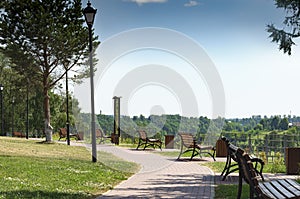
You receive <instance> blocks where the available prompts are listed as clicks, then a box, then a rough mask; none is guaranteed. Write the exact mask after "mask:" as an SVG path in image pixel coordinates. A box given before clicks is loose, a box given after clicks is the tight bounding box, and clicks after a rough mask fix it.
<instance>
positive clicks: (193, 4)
mask: <svg viewBox="0 0 300 199" xmlns="http://www.w3.org/2000/svg"><path fill="white" fill-rule="evenodd" d="M199 4H200V3H199V2H198V1H192V0H191V1H189V2H188V3H185V4H184V6H185V7H193V6H197V5H199Z"/></svg>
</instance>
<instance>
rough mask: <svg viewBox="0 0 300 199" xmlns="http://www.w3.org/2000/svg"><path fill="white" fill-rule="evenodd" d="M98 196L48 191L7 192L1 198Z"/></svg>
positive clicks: (75, 198) (57, 198)
mask: <svg viewBox="0 0 300 199" xmlns="http://www.w3.org/2000/svg"><path fill="white" fill-rule="evenodd" d="M95 197H96V196H91V195H87V194H84V193H58V192H46V191H28V190H18V191H7V192H3V191H1V192H0V198H6V199H19V198H41V199H53V198H55V199H77V198H78V199H91V198H95Z"/></svg>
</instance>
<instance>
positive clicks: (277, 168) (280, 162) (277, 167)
mask: <svg viewBox="0 0 300 199" xmlns="http://www.w3.org/2000/svg"><path fill="white" fill-rule="evenodd" d="M282 170H285V165H284V159H283V158H282V157H281V153H279V152H277V153H276V154H275V159H274V161H273V164H272V166H271V172H272V173H281V172H282Z"/></svg>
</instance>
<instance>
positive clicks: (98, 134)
mask: <svg viewBox="0 0 300 199" xmlns="http://www.w3.org/2000/svg"><path fill="white" fill-rule="evenodd" d="M102 137H103V132H102V130H101V129H96V138H102Z"/></svg>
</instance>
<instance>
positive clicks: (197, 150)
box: [177, 133, 216, 161]
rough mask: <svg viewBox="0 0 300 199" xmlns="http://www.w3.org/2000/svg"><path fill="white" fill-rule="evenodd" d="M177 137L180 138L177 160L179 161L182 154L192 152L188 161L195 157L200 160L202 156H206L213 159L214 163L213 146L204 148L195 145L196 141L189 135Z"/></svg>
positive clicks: (180, 134) (183, 134) (184, 134)
mask: <svg viewBox="0 0 300 199" xmlns="http://www.w3.org/2000/svg"><path fill="white" fill-rule="evenodd" d="M179 136H180V138H181V149H180V153H179V156H178V158H177V160H179V159H180V157H181V155H182V154H184V153H187V152H190V151H192V155H191V158H190V160H192V159H193V157H195V156H197V155H199V156H200V158H202V156H201V155H202V154H208V155H210V156H211V157H212V158H213V160H214V161H216V159H215V157H214V156H215V152H216V150H215V148H214V146H204V145H200V144H197V142H196V140H195V139H194V136H193V135H192V134H189V133H179ZM184 148H186V150H184ZM211 151H213V154H212V153H211Z"/></svg>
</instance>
